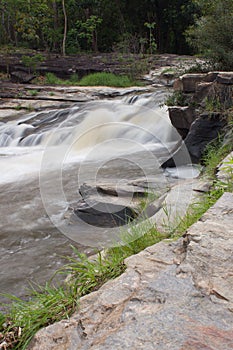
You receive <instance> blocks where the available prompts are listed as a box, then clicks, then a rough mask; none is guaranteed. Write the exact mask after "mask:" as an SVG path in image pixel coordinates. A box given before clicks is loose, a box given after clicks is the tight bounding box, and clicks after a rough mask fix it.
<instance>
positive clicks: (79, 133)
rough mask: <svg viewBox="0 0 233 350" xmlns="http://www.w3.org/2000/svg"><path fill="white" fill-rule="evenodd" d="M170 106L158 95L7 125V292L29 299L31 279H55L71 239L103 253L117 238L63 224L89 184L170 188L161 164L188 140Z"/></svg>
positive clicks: (0, 141) (3, 157)
mask: <svg viewBox="0 0 233 350" xmlns="http://www.w3.org/2000/svg"><path fill="white" fill-rule="evenodd" d="M163 99H164V94H163V93H159V92H157V93H152V94H144V95H140V96H131V97H129V98H127V99H124V100H123V99H121V100H104V101H95V102H89V103H83V104H79V105H75V106H72V107H71V108H67V109H64V110H53V111H48V112H47V111H46V112H45V111H43V112H33V113H29V114H27V115H25V116H23V117H21V118H20V119H17V118H10V119H9V120H2V121H1V123H0V167H1V175H0V186H1V192H0V203H1V211H2V212H1V220H0V226H1V229H0V232H1V233H0V239H1V248H0V251H1V255H0V264H1V271H0V277H1V292H11V293H16V294H18V295H22V294H25V283H26V282H25V279H29V280H36V281H39V282H41V281H43V280H46V279H48V278H49V276H51V274H52V271H54V270H55V269H56V268H57V267H58V266H59V264H61V261H62V259H60V258H59V255H63V256H64V255H68V254H69V253H70V249H69V239H74V240H75V241H76V244H79V243H80V244H82V246H92V247H95V246H96V247H97V246H104V245H105V243H106V244H109V242H111V240H112V239H113V238H115V236H114V235H115V233H114V235H113V236H111V234H110V233H109V231H108V230H106V229H105V230H100V231H98V230H97V229H96V228H95V227H90V226H88V227H86V226H85V225H82V223H80V222H79V223H78V224H76V225H74V226H72V225H70V224H66V223H64V213H65V211H66V210H67V206H68V205H69V203H70V202H72V201H76V200H77V199H78V198H79V197H80V195H79V194H78V188H79V186H80V185H81V184H82V183H84V182H88V181H92V182H93V180H95V181H100V182H101V181H106V180H107V181H111V182H112V183H121V182H122V181H123V182H125V181H128V180H134V179H138V178H140V177H144V178H145V177H148V178H152V177H153V178H155V177H156V176H157V178H158V179H161V181H164V176H163V174H162V171H161V169H160V165H161V163H163V161H164V160H166V159H168V158H169V157H170V155H171V154H172V153H173V152H174V151H175V150H176V149H177V147H179V145H180V141H181V140H180V137H179V135H178V133H177V132H176V131H175V129H174V128H173V127H172V126H171V124H170V122H169V119H168V115H167V111H166V107H165V106H163V107H161V106H160V103H161V102H162V100H163ZM39 176H40V185H39V184H38V179H39ZM165 182H166V181H165ZM51 221H52V223H53V224H51ZM61 232H62V233H64V235H62V234H61ZM67 232H68V233H67ZM67 237H68V239H67ZM82 249H84V248H82Z"/></svg>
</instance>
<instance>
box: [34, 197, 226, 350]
mask: <svg viewBox="0 0 233 350" xmlns="http://www.w3.org/2000/svg"><path fill="white" fill-rule="evenodd" d="M232 203H233V194H232V193H225V194H224V195H223V196H222V197H221V199H220V200H219V201H218V202H217V203H216V204H215V205H214V206H213V207H212V208H211V209H210V210H208V211H207V213H206V214H205V215H204V216H203V217H202V219H201V220H200V221H199V222H197V223H196V224H194V225H193V226H192V227H191V228H190V229H189V230H188V232H187V234H186V235H185V237H183V238H181V239H179V240H178V241H176V242H171V241H162V242H160V243H158V244H156V245H154V246H151V247H148V248H147V249H145V250H144V251H142V252H140V253H139V254H137V255H134V256H131V257H130V258H128V259H126V264H127V270H126V272H125V273H124V274H122V275H121V276H120V277H118V278H117V279H115V280H112V281H109V282H108V283H106V284H105V285H104V286H103V287H102V288H100V289H99V290H98V291H96V292H94V293H91V294H89V295H87V296H85V297H83V298H81V300H80V307H79V310H78V312H77V313H76V314H74V315H73V316H72V317H71V318H70V320H63V321H61V322H59V323H56V324H54V325H51V326H48V327H47V328H45V329H42V330H40V331H39V332H38V333H37V334H36V336H35V337H34V339H33V341H32V343H31V345H30V346H29V349H30V350H49V349H53V350H65V349H66V350H68V349H69V350H77V349H79V350H89V349H94V350H108V349H109V350H113V349H114V350H122V349H130V350H135V349H137V350H139V349H143V350H155V349H157V350H169V349H172V350H232V349H233V254H232V250H233V225H232V222H233V204H232Z"/></svg>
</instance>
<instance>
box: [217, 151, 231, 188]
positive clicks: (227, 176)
mask: <svg viewBox="0 0 233 350" xmlns="http://www.w3.org/2000/svg"><path fill="white" fill-rule="evenodd" d="M232 176H233V152H231V153H230V154H228V156H227V157H225V158H224V159H223V161H222V162H221V164H220V165H219V166H218V172H217V178H218V180H220V181H222V182H223V183H226V185H227V184H228V182H229V181H232Z"/></svg>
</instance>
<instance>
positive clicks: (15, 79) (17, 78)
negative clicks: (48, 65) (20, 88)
mask: <svg viewBox="0 0 233 350" xmlns="http://www.w3.org/2000/svg"><path fill="white" fill-rule="evenodd" d="M35 77H36V76H35V75H33V74H28V73H26V72H23V71H16V72H11V82H12V83H20V84H27V83H30V81H32V80H33V79H35Z"/></svg>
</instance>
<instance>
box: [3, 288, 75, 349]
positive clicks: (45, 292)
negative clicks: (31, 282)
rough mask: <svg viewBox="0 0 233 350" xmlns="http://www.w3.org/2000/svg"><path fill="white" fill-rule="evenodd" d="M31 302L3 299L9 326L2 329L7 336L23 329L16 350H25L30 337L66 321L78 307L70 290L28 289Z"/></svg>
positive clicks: (11, 297) (14, 298) (10, 297)
mask: <svg viewBox="0 0 233 350" xmlns="http://www.w3.org/2000/svg"><path fill="white" fill-rule="evenodd" d="M31 288H32V289H31V299H30V300H29V301H25V300H22V299H20V298H17V297H14V296H12V295H5V297H8V298H9V299H10V300H11V301H12V304H11V306H10V310H9V311H8V313H7V314H6V315H5V318H6V320H8V325H7V326H6V328H5V329H4V331H3V332H4V334H5V335H6V336H7V334H9V332H12V331H13V330H14V328H17V327H20V328H21V329H22V334H21V336H20V337H19V338H18V339H16V341H17V343H16V344H15V346H14V349H15V350H24V349H26V348H27V345H28V344H29V342H30V340H31V339H32V337H33V335H34V334H35V333H36V332H37V331H38V330H39V329H40V328H41V327H44V326H46V325H49V324H51V323H54V322H56V321H59V320H61V319H64V318H68V317H69V316H70V315H71V313H72V312H73V311H74V309H75V307H76V306H77V296H76V295H75V293H74V290H73V289H72V286H65V287H55V286H51V285H49V284H46V286H45V287H40V286H36V288H34V287H31Z"/></svg>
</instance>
